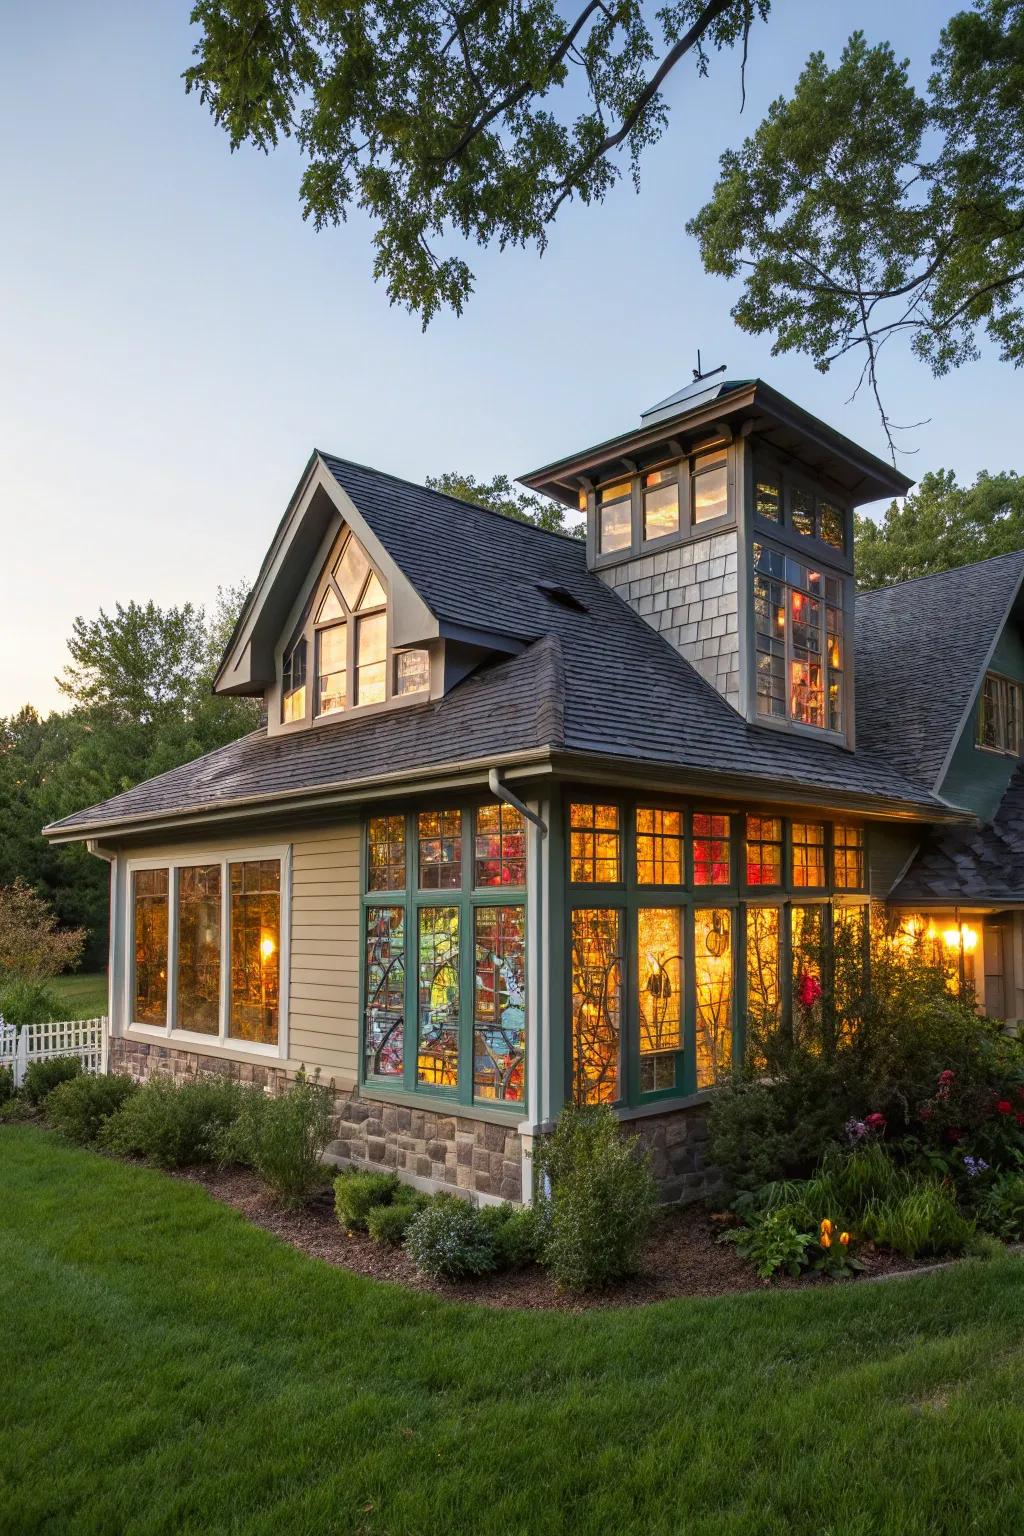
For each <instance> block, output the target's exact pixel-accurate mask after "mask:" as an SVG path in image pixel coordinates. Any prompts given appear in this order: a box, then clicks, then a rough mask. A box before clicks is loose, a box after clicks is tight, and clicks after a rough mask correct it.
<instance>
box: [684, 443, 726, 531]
mask: <svg viewBox="0 0 1024 1536" xmlns="http://www.w3.org/2000/svg"><path fill="white" fill-rule="evenodd" d="M690 490H691V504H692V507H693V521H694V522H695V523H709V522H711V521H712V520H713V519H714V518H716V517H724V516H725V514H726V512H728V510H729V484H728V473H727V469H726V463H725V455H724V454H723V453H705V454H701V455H700V456H698V457H697V458H695V459H694V461H693V474H692V475H691V476H690Z"/></svg>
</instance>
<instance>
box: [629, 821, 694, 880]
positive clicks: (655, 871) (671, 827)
mask: <svg viewBox="0 0 1024 1536" xmlns="http://www.w3.org/2000/svg"><path fill="white" fill-rule="evenodd" d="M636 879H637V884H638V885H682V884H683V883H684V882H685V879H686V876H685V872H684V866H683V813H682V811H665V810H659V809H657V808H653V807H647V806H638V807H637V813H636Z"/></svg>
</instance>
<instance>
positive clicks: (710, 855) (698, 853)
mask: <svg viewBox="0 0 1024 1536" xmlns="http://www.w3.org/2000/svg"><path fill="white" fill-rule="evenodd" d="M731 881H732V869H731V861H730V849H729V818H728V816H711V815H707V814H705V813H704V812H701V811H695V812H694V817H693V883H694V885H729V884H730V883H731Z"/></svg>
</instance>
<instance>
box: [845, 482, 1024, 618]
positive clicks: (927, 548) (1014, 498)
mask: <svg viewBox="0 0 1024 1536" xmlns="http://www.w3.org/2000/svg"><path fill="white" fill-rule="evenodd" d="M1016 549H1024V479H1021V478H1020V477H1019V476H1017V475H1016V474H1014V473H1012V471H1004V472H1003V473H1002V474H998V475H990V474H989V473H988V472H987V471H986V470H982V472H981V474H980V475H979V476H978V478H977V480H976V481H975V482H974V484H973V485H970V486H961V485H958V484H957V479H956V476H955V475H954V473H953V472H952V470H948V469H936V470H930V471H929V472H928V474H926V475H924V476H923V477H922V479H921V481H920V483H919V484H918V485H917V486H916V487H915V489H914V490H913V491H912V492H911V493H910V495H909V496H908V497H907V498H906V500H905V501H904V503H903V505H902V506H900V504H899V502H897V501H893V502H891V503H890V505H889V507H888V508H887V510H886V513H885V516H884V518H883V520H882V522H881V523H880V524H879V523H875V522H873V521H872V520H871V519H870V518H868V517H859V516H858V517H857V518H856V526H855V542H854V565H855V568H856V572H857V584H858V586H860V587H861V588H863V589H871V588H873V587H888V586H892V585H893V583H894V582H897V581H909V580H910V578H911V577H913V576H930V575H931V574H932V573H933V572H935V571H949V570H952V569H953V568H954V567H956V566H959V565H969V564H970V563H971V561H972V560H987V559H988V558H989V557H990V556H992V555H1005V554H1009V553H1010V551H1011V550H1016Z"/></svg>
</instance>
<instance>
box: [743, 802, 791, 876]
mask: <svg viewBox="0 0 1024 1536" xmlns="http://www.w3.org/2000/svg"><path fill="white" fill-rule="evenodd" d="M747 884H748V885H781V884H782V822H781V821H780V820H779V818H778V817H777V816H748V817H747Z"/></svg>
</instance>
